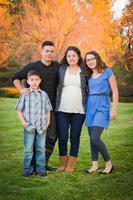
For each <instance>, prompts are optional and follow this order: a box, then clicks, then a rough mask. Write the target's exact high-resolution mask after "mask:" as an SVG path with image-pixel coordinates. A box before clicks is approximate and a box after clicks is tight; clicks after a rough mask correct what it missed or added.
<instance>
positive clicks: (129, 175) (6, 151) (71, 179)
mask: <svg viewBox="0 0 133 200" xmlns="http://www.w3.org/2000/svg"><path fill="white" fill-rule="evenodd" d="M16 100H17V99H13V98H0V190H1V191H0V200H133V103H120V104H119V116H118V119H117V120H116V121H113V122H111V125H110V128H109V129H108V130H105V132H104V134H103V135H102V138H103V140H104V141H105V143H106V145H107V148H108V150H109V153H110V155H111V158H112V160H113V164H114V167H115V170H114V171H113V173H111V174H109V175H107V176H104V175H99V174H91V175H90V174H88V175H85V174H83V172H82V170H83V169H85V168H88V167H89V166H90V165H91V160H90V150H89V142H88V141H89V140H88V134H87V130H86V128H85V127H83V130H82V135H81V144H80V151H79V158H78V163H77V167H76V171H75V173H74V174H72V175H66V174H64V173H56V172H50V173H49V174H48V176H47V177H46V178H42V177H39V176H31V177H29V178H25V177H23V176H22V175H21V173H22V159H23V143H22V138H23V134H22V127H21V125H20V123H19V120H18V118H17V115H16V111H15V103H16ZM99 158H100V169H103V168H104V162H103V160H102V157H101V156H100V157H99ZM50 164H51V165H56V166H58V165H59V161H58V148H57V145H56V147H55V151H54V153H53V155H52V157H51V160H50Z"/></svg>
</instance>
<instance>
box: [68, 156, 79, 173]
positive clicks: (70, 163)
mask: <svg viewBox="0 0 133 200" xmlns="http://www.w3.org/2000/svg"><path fill="white" fill-rule="evenodd" d="M76 162H77V157H74V156H69V158H68V162H67V167H66V169H65V172H66V173H67V174H71V173H73V171H74V169H75V166H76Z"/></svg>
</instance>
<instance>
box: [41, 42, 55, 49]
mask: <svg viewBox="0 0 133 200" xmlns="http://www.w3.org/2000/svg"><path fill="white" fill-rule="evenodd" d="M44 46H53V47H55V45H54V43H53V42H52V41H49V40H46V41H44V42H43V43H42V48H43V47H44Z"/></svg>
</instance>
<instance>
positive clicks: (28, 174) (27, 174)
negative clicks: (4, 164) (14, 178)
mask: <svg viewBox="0 0 133 200" xmlns="http://www.w3.org/2000/svg"><path fill="white" fill-rule="evenodd" d="M30 175H31V173H30V172H24V173H23V176H25V177H28V176H30Z"/></svg>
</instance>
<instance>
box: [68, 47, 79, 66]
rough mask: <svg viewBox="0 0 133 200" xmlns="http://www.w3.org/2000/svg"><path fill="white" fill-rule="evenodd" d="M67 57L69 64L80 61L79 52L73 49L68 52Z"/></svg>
mask: <svg viewBox="0 0 133 200" xmlns="http://www.w3.org/2000/svg"><path fill="white" fill-rule="evenodd" d="M66 59H67V62H68V64H69V65H71V66H72V65H77V64H78V61H79V57H78V55H77V53H76V52H75V51H73V50H70V51H68V52H67V55H66Z"/></svg>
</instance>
